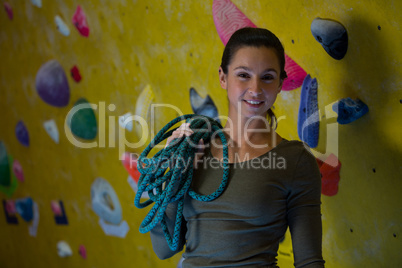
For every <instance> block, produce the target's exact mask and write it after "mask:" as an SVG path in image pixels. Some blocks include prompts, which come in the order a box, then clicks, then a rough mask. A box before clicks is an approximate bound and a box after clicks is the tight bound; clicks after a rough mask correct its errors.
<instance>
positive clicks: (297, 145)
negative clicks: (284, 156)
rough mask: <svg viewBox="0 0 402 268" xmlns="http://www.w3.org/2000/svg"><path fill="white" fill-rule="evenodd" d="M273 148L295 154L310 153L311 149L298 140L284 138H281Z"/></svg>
mask: <svg viewBox="0 0 402 268" xmlns="http://www.w3.org/2000/svg"><path fill="white" fill-rule="evenodd" d="M275 149H276V150H278V151H281V152H282V153H283V152H286V153H291V154H297V153H303V152H309V153H311V150H310V148H309V147H308V145H307V144H306V143H304V142H302V141H299V140H288V139H285V138H282V139H281V141H280V142H279V143H278V144H277V145H276V147H275Z"/></svg>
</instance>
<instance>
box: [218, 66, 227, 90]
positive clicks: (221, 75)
mask: <svg viewBox="0 0 402 268" xmlns="http://www.w3.org/2000/svg"><path fill="white" fill-rule="evenodd" d="M219 83H220V84H221V87H222V88H223V89H227V77H226V74H225V73H224V72H223V70H222V67H219Z"/></svg>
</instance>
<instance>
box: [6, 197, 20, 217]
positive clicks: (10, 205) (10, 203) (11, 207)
mask: <svg viewBox="0 0 402 268" xmlns="http://www.w3.org/2000/svg"><path fill="white" fill-rule="evenodd" d="M6 211H7V213H8V214H9V215H14V214H17V208H16V206H15V201H14V200H12V199H10V200H6Z"/></svg>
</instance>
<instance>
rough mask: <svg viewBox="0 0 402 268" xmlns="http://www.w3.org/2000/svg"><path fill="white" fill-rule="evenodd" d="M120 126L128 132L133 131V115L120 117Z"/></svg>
mask: <svg viewBox="0 0 402 268" xmlns="http://www.w3.org/2000/svg"><path fill="white" fill-rule="evenodd" d="M119 125H120V126H121V127H122V128H125V129H127V130H128V131H133V115H132V114H131V113H130V112H128V113H126V114H123V115H122V116H119Z"/></svg>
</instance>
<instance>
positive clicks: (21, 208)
mask: <svg viewBox="0 0 402 268" xmlns="http://www.w3.org/2000/svg"><path fill="white" fill-rule="evenodd" d="M15 208H16V210H17V212H18V214H20V215H21V217H22V218H23V219H24V220H25V221H27V222H28V221H31V220H32V219H33V200H32V198H30V197H27V198H22V199H17V200H15Z"/></svg>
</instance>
